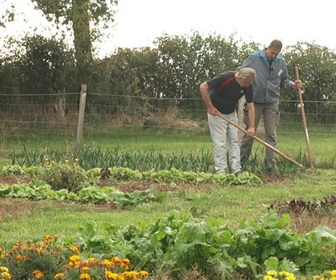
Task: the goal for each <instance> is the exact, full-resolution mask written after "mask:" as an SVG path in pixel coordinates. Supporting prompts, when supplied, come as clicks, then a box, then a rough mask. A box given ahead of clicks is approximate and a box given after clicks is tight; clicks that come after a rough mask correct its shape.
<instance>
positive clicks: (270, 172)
mask: <svg viewBox="0 0 336 280" xmlns="http://www.w3.org/2000/svg"><path fill="white" fill-rule="evenodd" d="M266 174H267V175H269V176H277V175H278V172H277V170H276V169H274V168H267V169H266Z"/></svg>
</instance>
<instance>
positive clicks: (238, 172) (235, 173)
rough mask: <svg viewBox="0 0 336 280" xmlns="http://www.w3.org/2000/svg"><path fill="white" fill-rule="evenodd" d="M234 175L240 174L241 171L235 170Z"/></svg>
mask: <svg viewBox="0 0 336 280" xmlns="http://www.w3.org/2000/svg"><path fill="white" fill-rule="evenodd" d="M233 174H234V175H235V176H236V177H238V176H239V175H240V174H241V171H236V172H234V173H233Z"/></svg>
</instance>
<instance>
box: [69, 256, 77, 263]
mask: <svg viewBox="0 0 336 280" xmlns="http://www.w3.org/2000/svg"><path fill="white" fill-rule="evenodd" d="M69 260H70V261H71V262H79V261H80V258H79V256H78V255H72V256H71V257H70V258H69Z"/></svg>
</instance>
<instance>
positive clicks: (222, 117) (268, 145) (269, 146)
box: [216, 113, 303, 167]
mask: <svg viewBox="0 0 336 280" xmlns="http://www.w3.org/2000/svg"><path fill="white" fill-rule="evenodd" d="M216 116H217V117H220V118H221V119H223V120H224V121H226V122H228V123H230V124H232V125H233V126H235V127H237V128H238V129H239V130H241V131H242V132H244V133H245V134H247V131H246V130H245V129H244V128H242V127H240V126H239V125H238V124H236V123H234V122H233V121H231V120H229V119H227V118H226V117H224V116H223V115H222V114H220V113H216ZM251 137H252V138H253V139H255V140H257V141H258V142H259V143H261V144H263V145H264V146H266V147H267V148H269V149H270V150H272V151H273V152H275V153H277V154H278V155H279V156H281V157H283V158H284V159H286V160H288V161H289V162H291V163H294V164H295V165H297V166H300V167H303V166H302V164H300V163H298V162H296V161H295V160H293V159H292V158H290V157H288V156H287V155H285V154H284V153H282V152H280V151H279V150H278V149H276V148H274V147H273V146H271V145H270V144H268V143H266V142H265V141H263V140H261V139H260V138H258V137H257V136H255V135H253V136H251Z"/></svg>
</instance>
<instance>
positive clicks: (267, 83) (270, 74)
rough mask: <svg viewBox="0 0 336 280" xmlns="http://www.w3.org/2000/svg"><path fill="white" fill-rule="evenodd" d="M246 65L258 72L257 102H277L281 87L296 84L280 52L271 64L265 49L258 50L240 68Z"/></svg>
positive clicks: (255, 88)
mask: <svg viewBox="0 0 336 280" xmlns="http://www.w3.org/2000/svg"><path fill="white" fill-rule="evenodd" d="M244 67H251V68H253V69H254V70H256V72H257V76H256V78H255V79H254V81H253V89H254V93H253V100H254V102H255V103H277V102H279V99H280V88H290V87H291V86H292V85H293V84H294V82H293V81H291V80H290V79H289V77H288V69H287V65H286V62H285V60H284V58H283V57H282V56H281V55H280V54H279V55H278V56H277V57H276V58H275V59H274V60H273V61H272V64H271V65H269V63H268V61H267V57H266V54H265V50H261V51H257V52H255V53H253V54H252V55H250V56H249V57H248V58H247V59H246V60H245V61H244V62H243V64H242V65H241V66H239V67H238V69H240V68H244Z"/></svg>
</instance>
